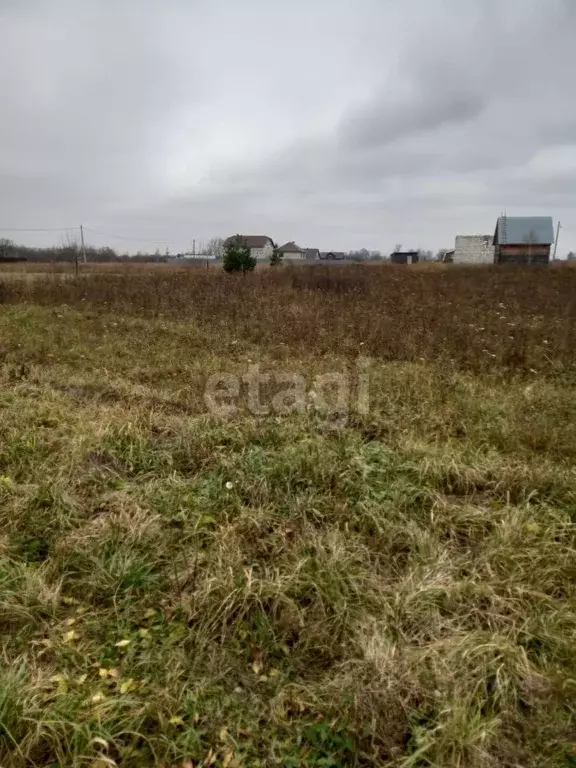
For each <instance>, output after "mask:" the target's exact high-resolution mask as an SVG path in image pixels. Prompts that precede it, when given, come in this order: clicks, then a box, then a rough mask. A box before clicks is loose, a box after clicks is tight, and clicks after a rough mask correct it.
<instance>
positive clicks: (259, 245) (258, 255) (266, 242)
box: [224, 235, 274, 261]
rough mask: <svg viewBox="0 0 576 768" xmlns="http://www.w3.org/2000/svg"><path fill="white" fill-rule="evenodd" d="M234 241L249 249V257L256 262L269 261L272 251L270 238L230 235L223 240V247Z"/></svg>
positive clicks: (264, 236)
mask: <svg viewBox="0 0 576 768" xmlns="http://www.w3.org/2000/svg"><path fill="white" fill-rule="evenodd" d="M234 241H239V242H240V243H242V244H243V245H246V246H247V247H248V248H250V255H251V256H252V258H253V259H257V260H258V261H266V260H267V259H269V258H270V256H272V252H273V250H274V246H273V243H272V238H271V237H268V236H267V235H232V237H228V238H226V240H224V246H226V245H228V243H231V242H234Z"/></svg>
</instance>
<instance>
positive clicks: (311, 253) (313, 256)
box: [304, 248, 320, 261]
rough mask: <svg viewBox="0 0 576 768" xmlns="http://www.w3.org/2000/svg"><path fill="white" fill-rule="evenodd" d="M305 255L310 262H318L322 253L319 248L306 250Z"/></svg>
mask: <svg viewBox="0 0 576 768" xmlns="http://www.w3.org/2000/svg"><path fill="white" fill-rule="evenodd" d="M304 253H305V254H306V258H307V259H308V260H309V261H317V260H318V259H319V258H320V251H319V250H318V248H304Z"/></svg>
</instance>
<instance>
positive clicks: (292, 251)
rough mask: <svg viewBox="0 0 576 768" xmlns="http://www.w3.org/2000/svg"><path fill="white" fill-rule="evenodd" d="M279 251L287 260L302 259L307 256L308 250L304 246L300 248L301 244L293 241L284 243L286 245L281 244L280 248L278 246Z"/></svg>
mask: <svg viewBox="0 0 576 768" xmlns="http://www.w3.org/2000/svg"><path fill="white" fill-rule="evenodd" d="M278 253H279V254H280V255H281V256H282V257H283V258H284V259H285V260H286V261H302V259H305V258H306V251H305V250H304V248H300V246H299V245H296V243H294V242H293V241H290V242H289V243H284V245H282V246H280V248H278Z"/></svg>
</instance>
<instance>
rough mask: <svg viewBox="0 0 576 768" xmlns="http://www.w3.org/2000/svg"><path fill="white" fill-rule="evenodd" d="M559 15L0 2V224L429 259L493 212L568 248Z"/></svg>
mask: <svg viewBox="0 0 576 768" xmlns="http://www.w3.org/2000/svg"><path fill="white" fill-rule="evenodd" d="M574 7H575V5H574V3H573V2H572V0H549V2H548V3H542V2H541V0H507V2H506V3H502V2H501V1H499V2H496V0H467V2H466V3H462V2H461V0H460V1H459V2H457V1H456V0H437V2H435V3H434V4H431V3H428V2H427V0H405V2H404V3H402V4H399V3H393V2H381V1H380V0H331V1H330V0H312V2H310V0H290V2H288V0H278V2H277V3H274V4H271V3H269V2H265V0H244V2H243V3H242V4H241V7H240V6H239V5H238V4H237V3H235V2H234V1H233V0H215V1H214V2H212V3H209V2H207V1H203V2H195V3H187V2H185V1H184V0H165V2H164V3H162V4H158V3H156V2H152V0H144V1H143V2H142V1H138V0H118V1H117V2H112V0H99V1H97V0H84V2H82V3H78V2H72V0H31V1H30V2H27V3H13V2H10V3H8V2H6V0H3V1H2V0H0V23H1V24H2V27H3V32H4V39H3V46H2V48H0V103H1V104H2V121H0V206H1V210H2V218H3V220H4V222H6V226H20V227H22V226H31V227H36V226H68V225H75V224H77V223H79V222H80V221H82V222H83V223H84V224H86V225H87V226H91V227H92V228H93V229H99V230H103V231H109V232H112V233H118V234H125V235H130V236H134V237H136V238H140V239H146V238H149V239H150V240H156V239H163V238H165V240H166V241H167V243H168V241H170V242H174V243H176V244H178V247H180V245H182V247H184V246H186V245H187V244H189V242H190V241H191V240H192V238H194V237H195V238H196V239H208V238H209V237H210V236H212V235H216V234H222V235H225V234H227V233H229V232H233V231H238V230H245V231H248V230H250V231H254V232H258V231H264V232H267V233H269V234H271V235H272V236H274V237H276V238H277V239H285V240H288V239H296V240H297V241H300V242H301V243H302V244H308V245H318V246H320V247H326V248H338V249H345V248H352V247H357V246H360V245H366V246H367V247H374V248H381V249H383V250H384V249H386V248H389V247H391V246H392V245H393V244H394V242H396V241H402V242H404V243H405V244H409V243H411V244H413V245H422V246H425V247H431V248H435V247H440V246H447V245H449V244H450V243H451V242H452V240H453V237H454V235H455V234H456V233H457V232H461V231H467V230H468V229H469V230H471V231H483V230H485V229H487V230H488V231H489V230H490V229H491V227H492V225H493V218H494V217H495V216H496V215H498V213H499V212H500V211H501V210H502V209H503V208H506V209H507V210H508V211H509V212H510V213H512V212H517V213H522V212H524V211H526V212H530V213H543V214H546V213H550V214H552V215H555V216H559V217H562V218H563V219H567V220H568V222H569V221H570V220H572V222H573V223H572V227H571V229H572V230H574V231H576V214H574V213H573V210H574V209H576V206H574V202H575V199H574V188H573V186H571V182H570V174H569V173H567V172H566V171H565V170H563V168H562V158H563V157H566V158H569V157H571V154H570V153H571V152H573V151H574V148H573V147H572V142H573V141H574V138H573V137H574V135H575V134H574V127H575V126H576V106H575V105H574V100H573V99H572V98H571V95H572V93H573V92H574V87H573V84H572V73H571V69H572V58H573V56H572V53H571V51H572V47H573V44H572V41H573V38H574V33H575V32H576V12H575V11H574ZM327 12H328V15H327ZM222 19H225V20H226V21H227V23H226V24H223V22H222ZM238 40H240V41H242V45H243V46H244V45H245V47H242V46H240V47H239V46H238V45H237V44H236V41H238ZM294 40H297V41H298V44H292V43H294ZM246 41H249V42H248V43H246ZM287 41H292V42H291V43H290V45H288V43H287ZM572 167H573V166H572ZM567 228H568V227H567ZM19 237H22V238H24V237H25V235H19ZM31 237H32V235H31ZM34 237H36V236H35V235H34ZM51 237H52V235H50V234H47V235H46V242H47V243H49V242H51ZM93 237H94V238H96V236H95V235H94V236H93ZM99 242H105V239H104V240H102V239H100V240H99ZM111 243H112V244H114V242H113V241H111ZM118 245H120V246H121V247H125V243H124V241H119V242H118ZM128 245H129V246H130V247H132V249H133V250H136V248H138V247H142V244H141V243H137V242H134V244H133V245H131V244H128ZM154 247H155V246H154ZM573 247H574V248H576V243H574V244H573Z"/></svg>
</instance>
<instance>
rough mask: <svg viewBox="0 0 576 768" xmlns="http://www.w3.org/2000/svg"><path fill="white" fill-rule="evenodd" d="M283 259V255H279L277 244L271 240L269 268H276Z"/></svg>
mask: <svg viewBox="0 0 576 768" xmlns="http://www.w3.org/2000/svg"><path fill="white" fill-rule="evenodd" d="M283 258H284V254H283V253H280V249H279V248H278V243H275V242H274V240H272V254H271V256H270V266H271V267H277V266H278V265H279V264H282V259H283Z"/></svg>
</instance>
